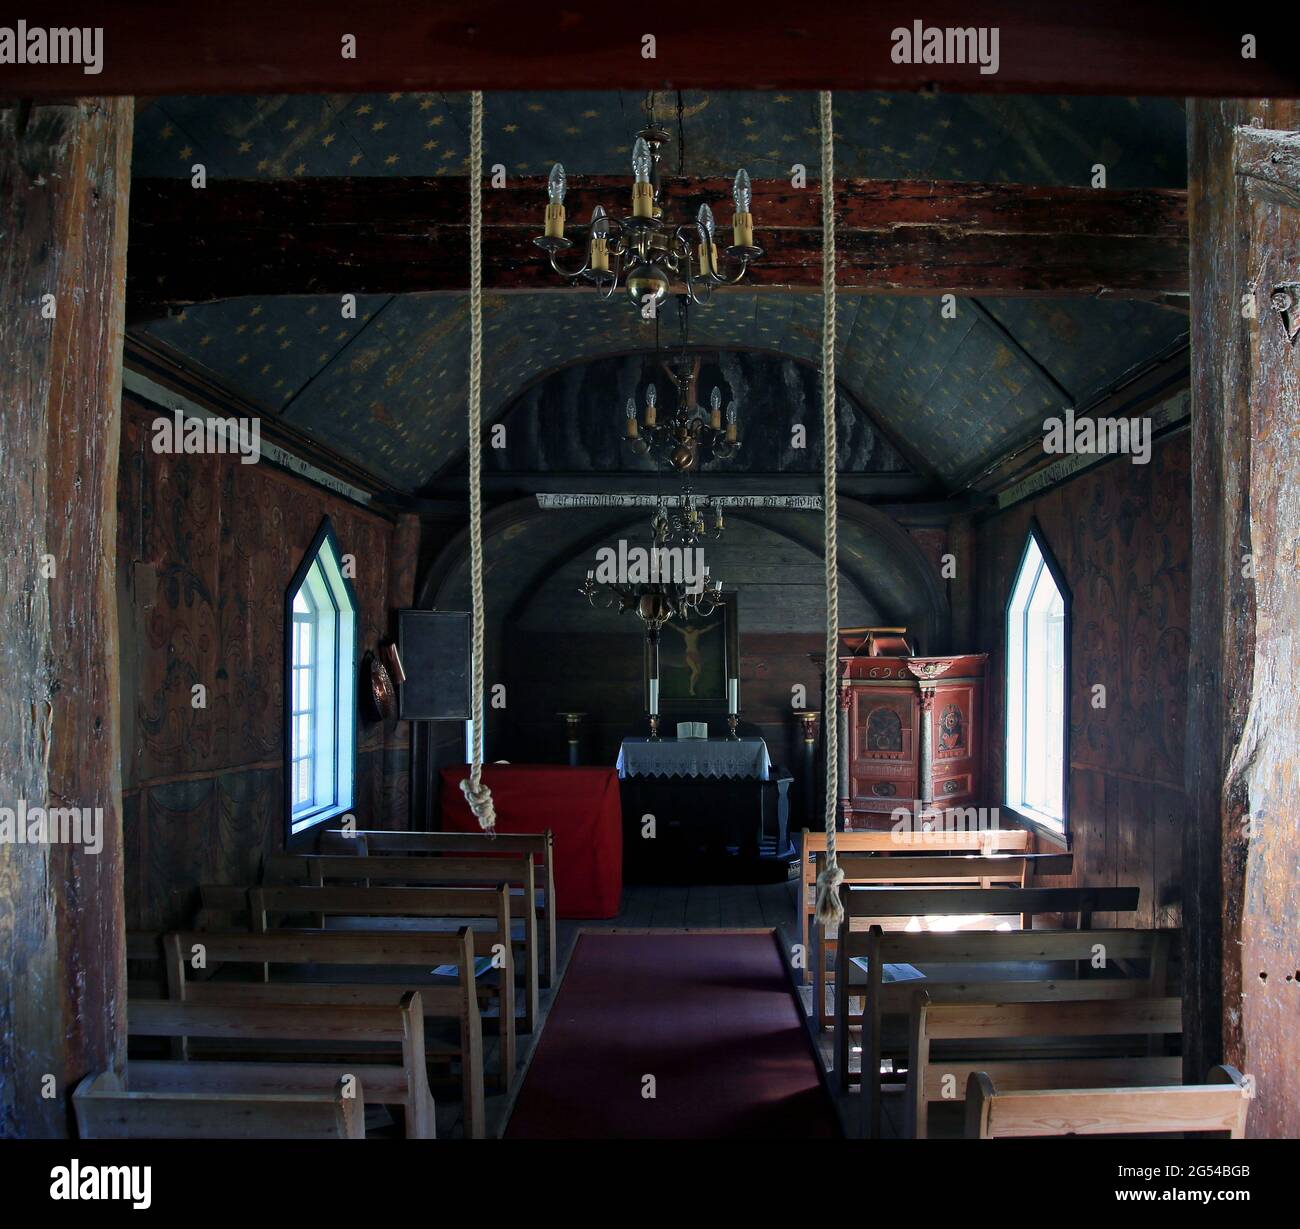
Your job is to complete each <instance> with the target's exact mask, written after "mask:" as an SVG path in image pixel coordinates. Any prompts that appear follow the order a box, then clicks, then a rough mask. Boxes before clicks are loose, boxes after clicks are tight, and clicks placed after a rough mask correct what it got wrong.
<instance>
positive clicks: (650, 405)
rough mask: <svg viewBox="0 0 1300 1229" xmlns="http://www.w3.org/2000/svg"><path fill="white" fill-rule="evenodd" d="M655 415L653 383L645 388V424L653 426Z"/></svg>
mask: <svg viewBox="0 0 1300 1229" xmlns="http://www.w3.org/2000/svg"><path fill="white" fill-rule="evenodd" d="M655 416H656V410H655V386H654V385H653V384H651V385H650V387H649V388H647V389H646V390H645V425H646V426H647V427H653V426H654V425H655Z"/></svg>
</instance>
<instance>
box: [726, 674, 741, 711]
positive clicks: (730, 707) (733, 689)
mask: <svg viewBox="0 0 1300 1229" xmlns="http://www.w3.org/2000/svg"><path fill="white" fill-rule="evenodd" d="M727 712H729V713H738V712H740V680H739V679H728V680H727Z"/></svg>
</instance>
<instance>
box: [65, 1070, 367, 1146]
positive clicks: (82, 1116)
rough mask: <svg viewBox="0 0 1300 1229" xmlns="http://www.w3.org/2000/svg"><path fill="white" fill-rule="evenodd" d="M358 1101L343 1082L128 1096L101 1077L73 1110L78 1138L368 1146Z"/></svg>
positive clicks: (80, 1089) (75, 1098)
mask: <svg viewBox="0 0 1300 1229" xmlns="http://www.w3.org/2000/svg"><path fill="white" fill-rule="evenodd" d="M176 1065H177V1066H184V1065H185V1064H180V1063H178V1064H176ZM362 1095H363V1093H362V1088H361V1085H360V1082H359V1081H358V1082H356V1083H353V1084H352V1085H350V1086H348V1085H346V1084H345V1082H344V1081H343V1080H340V1081H338V1083H337V1084H336V1086H335V1087H334V1088H333V1089H332V1090H330V1091H326V1090H322V1091H320V1092H292V1093H260V1092H252V1093H244V1092H208V1091H184V1090H177V1091H152V1090H150V1091H141V1090H137V1089H132V1090H131V1091H129V1092H128V1091H127V1090H125V1089H123V1088H122V1086H121V1083H120V1081H119V1080H118V1079H117V1077H116V1076H115V1075H113V1073H112V1072H104V1073H102V1074H100V1075H88V1076H86V1078H85V1079H84V1080H82V1081H81V1083H80V1084H78V1085H77V1087H76V1089H75V1091H74V1092H73V1094H72V1106H73V1109H74V1111H75V1113H76V1117H77V1133H78V1135H80V1137H81V1138H82V1139H365V1137H366V1120H365V1113H364V1108H363V1104H362V1100H361V1098H362Z"/></svg>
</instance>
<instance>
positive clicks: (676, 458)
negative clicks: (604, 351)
mask: <svg viewBox="0 0 1300 1229" xmlns="http://www.w3.org/2000/svg"><path fill="white" fill-rule="evenodd" d="M687 302H688V301H687V299H686V297H685V296H683V297H682V298H680V299H678V305H677V306H678V322H679V327H680V330H681V347H680V349H679V351H678V352H677V353H676V354H675V355H674V356H673V357H672V358H671V359H669V360H668V361H667V362H666V363H665V364H664V366H665V368H666V369H667V370H668V373H669V376H670V378H671V379H672V382H673V385H674V386H675V388H676V390H677V408H676V410H675V411H674V412H673V414H672V415H671V417H669V418H668V419H666V420H665V421H662V422H661V421H660V419H659V404H658V402H659V393H658V390H657V389H656V388H655V386H654V385H653V384H651V385H649V386H648V387H647V388H646V390H645V415H644V417H643V418H638V416H637V408H636V401H635V400H634V399H632V398H630V397H629V398H628V402H627V408H626V410H625V411H624V414H625V426H624V442H625V443H626V444H627V445H628V447H629V448H631V450H632V451H633V452H635V453H636V454H637V455H638V456H647V455H649V454H653V455H654V456H655V458H656V459H658V460H660V461H666V462H667V463H668V464H669V465H670V466H672V468H673V469H675V470H677V472H678V473H681V474H687V473H693V472H695V471H696V470H698V469H699V467H700V463H701V461H727V460H730V459H731V458H732V457H734V456H735V455H736V453H737V452H738V451H739V449H740V435H739V426H738V422H737V420H738V414H737V411H736V403H735V401H730V402H728V404H727V409H726V422H725V425H724V422H723V409H722V390H721V389H720V388H718V387H716V386H715V387H714V389H713V391H712V392H711V393H710V394H709V413H708V417H707V418H705V415H704V411H703V410H702V409H701V408H700V407H699V405H697V404H696V400H695V395H696V386H697V384H698V382H699V377H700V357H699V355H698V354H696V355H692V354H691V353H690V352H689V351H688V350H687Z"/></svg>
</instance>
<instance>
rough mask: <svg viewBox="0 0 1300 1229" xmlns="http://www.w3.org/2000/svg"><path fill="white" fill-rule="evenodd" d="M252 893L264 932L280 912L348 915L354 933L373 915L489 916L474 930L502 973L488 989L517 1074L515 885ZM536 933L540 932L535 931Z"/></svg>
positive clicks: (527, 950)
mask: <svg viewBox="0 0 1300 1229" xmlns="http://www.w3.org/2000/svg"><path fill="white" fill-rule="evenodd" d="M248 895H249V909H250V913H251V917H252V924H253V929H254V930H255V931H256V932H257V933H259V934H266V933H276V932H275V930H273V928H272V919H273V918H274V917H275V916H276V915H309V916H310V917H311V918H312V919H313V921H312V924H313V925H315V926H317V927H323V926H324V924H325V919H326V918H330V917H336V918H347V919H348V921H349V923H350V926H349V930H348V933H350V934H356V933H363V932H366V931H365V927H366V923H367V921H368V920H376V919H382V918H412V919H422V920H426V921H433V920H438V921H452V920H455V921H459V920H460V919H462V918H473V919H476V920H483V921H488V920H490V921H491V922H492V923H493V925H492V927H491V928H490V929H477V928H471V935H472V938H473V943H474V950H475V953H476V954H477V955H480V956H486V957H489V958H490V959H492V961H493V962H494V967H496V968H497V970H498V971H499V974H500V976H499V977H498V978H497V979H496V981H495V983H494V984H492V985H490V986H488V987H487V988H485V990H484V993H485V994H490V995H491V996H492V997H495V998H496V999H497V1000H498V1001H499V1003H500V1026H501V1037H502V1055H501V1067H502V1071H503V1072H505V1073H506V1075H507V1078H508V1076H509V1075H510V1074H512V1073H513V1071H514V1067H515V1061H516V1048H515V1045H516V1043H515V960H514V943H513V936H512V933H511V920H510V889H509V887H508V886H507V885H506V884H497V885H496V887H494V888H478V887H474V888H440V887H439V888H407V887H387V886H381V887H367V888H358V887H340V886H323V887H317V886H305V887H304V886H299V885H278V886H269V887H260V888H252V889H250V891H249V894H248ZM374 930H376V931H380V932H383V931H384V927H383V924H382V922H376V925H375V926H374ZM533 933H534V935H535V931H534V932H533ZM524 934H525V937H524V942H523V944H522V947H523V960H524V994H525V999H524V1021H523V1027H524V1028H525V1029H526V1030H528V1031H530V1032H531V1031H532V1029H533V1028H534V1027H535V1025H536V1021H537V1017H538V1014H539V1012H540V1006H539V991H538V976H537V952H536V951H535V950H534V949H533V948H532V947H530V946H529V944H528V935H529V929H528V927H527V926H525V927H524Z"/></svg>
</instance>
